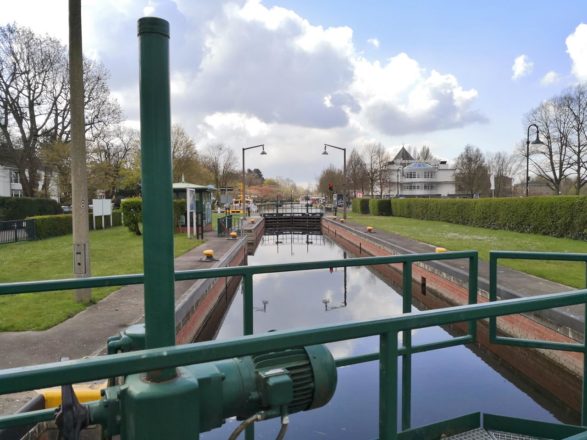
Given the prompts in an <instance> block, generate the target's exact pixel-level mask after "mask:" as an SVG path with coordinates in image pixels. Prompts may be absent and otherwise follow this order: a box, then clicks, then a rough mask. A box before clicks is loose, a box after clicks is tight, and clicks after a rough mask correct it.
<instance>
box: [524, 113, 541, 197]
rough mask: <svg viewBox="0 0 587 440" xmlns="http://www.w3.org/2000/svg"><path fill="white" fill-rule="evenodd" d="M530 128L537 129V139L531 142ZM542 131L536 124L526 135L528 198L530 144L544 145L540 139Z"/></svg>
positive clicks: (532, 125) (531, 125)
mask: <svg viewBox="0 0 587 440" xmlns="http://www.w3.org/2000/svg"><path fill="white" fill-rule="evenodd" d="M530 127H534V128H535V129H536V139H534V140H533V141H532V142H530ZM539 133H540V129H539V128H538V125H536V124H530V125H528V132H527V134H526V197H528V184H529V183H530V174H529V172H530V144H532V145H544V142H542V141H541V140H540V137H539Z"/></svg>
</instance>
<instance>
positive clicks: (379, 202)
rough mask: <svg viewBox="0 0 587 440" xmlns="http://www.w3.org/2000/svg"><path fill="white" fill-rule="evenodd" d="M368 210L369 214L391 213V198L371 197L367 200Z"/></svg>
mask: <svg viewBox="0 0 587 440" xmlns="http://www.w3.org/2000/svg"><path fill="white" fill-rule="evenodd" d="M369 211H370V212H371V215H391V200H389V199H371V200H369Z"/></svg>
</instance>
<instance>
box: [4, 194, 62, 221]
mask: <svg viewBox="0 0 587 440" xmlns="http://www.w3.org/2000/svg"><path fill="white" fill-rule="evenodd" d="M51 214H63V210H62V209H61V206H59V203H57V202H56V201H55V200H52V199H40V198H32V197H0V221H1V220H23V219H25V218H27V217H32V216H39V215H51Z"/></svg>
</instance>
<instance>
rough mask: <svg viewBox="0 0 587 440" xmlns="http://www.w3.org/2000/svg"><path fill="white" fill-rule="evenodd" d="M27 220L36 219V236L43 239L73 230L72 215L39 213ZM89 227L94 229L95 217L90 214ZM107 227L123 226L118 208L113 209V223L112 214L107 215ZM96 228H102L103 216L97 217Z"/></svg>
mask: <svg viewBox="0 0 587 440" xmlns="http://www.w3.org/2000/svg"><path fill="white" fill-rule="evenodd" d="M27 220H34V221H35V231H36V234H35V235H36V238H37V239H38V240H43V239H45V238H50V237H59V236H61V235H67V234H71V233H72V232H73V225H72V215H71V214H59V215H38V216H34V217H27ZM88 220H89V228H90V230H92V229H94V219H93V218H92V216H91V215H90V216H89V219H88ZM105 220H106V227H111V226H121V225H122V221H121V220H122V215H121V212H120V211H118V210H114V211H112V225H111V224H110V216H108V217H105ZM96 229H102V217H96Z"/></svg>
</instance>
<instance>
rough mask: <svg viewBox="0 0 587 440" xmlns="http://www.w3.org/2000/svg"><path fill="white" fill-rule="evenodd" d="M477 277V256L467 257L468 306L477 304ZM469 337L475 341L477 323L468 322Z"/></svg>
mask: <svg viewBox="0 0 587 440" xmlns="http://www.w3.org/2000/svg"><path fill="white" fill-rule="evenodd" d="M478 277H479V256H478V255H477V254H475V255H474V256H472V257H469V304H477V290H478ZM469 335H471V338H473V341H471V342H476V341H477V321H469Z"/></svg>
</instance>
